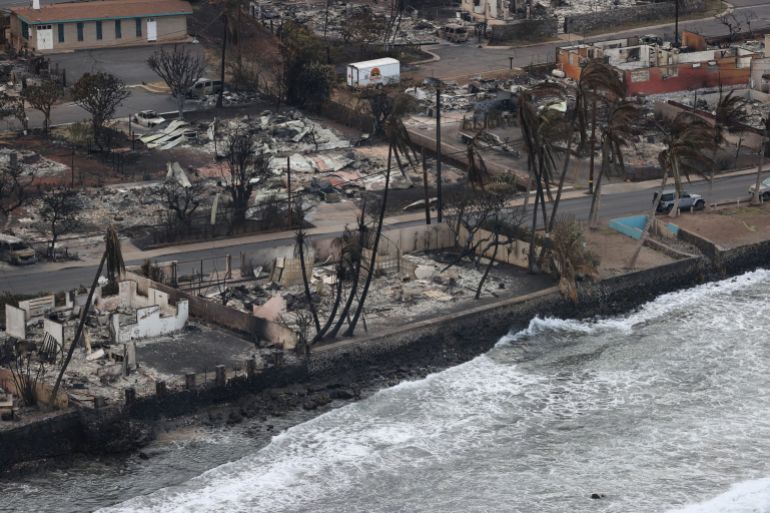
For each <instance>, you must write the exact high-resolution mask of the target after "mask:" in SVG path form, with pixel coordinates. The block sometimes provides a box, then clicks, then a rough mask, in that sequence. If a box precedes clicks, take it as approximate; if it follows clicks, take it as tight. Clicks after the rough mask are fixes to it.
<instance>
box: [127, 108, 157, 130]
mask: <svg viewBox="0 0 770 513" xmlns="http://www.w3.org/2000/svg"><path fill="white" fill-rule="evenodd" d="M131 121H133V122H134V123H136V124H137V125H142V126H146V127H147V128H152V127H154V126H158V125H160V124H162V123H165V122H166V118H164V117H163V116H161V115H160V114H158V113H157V112H155V111H154V110H143V111H141V112H137V113H136V114H134V115H133V116H131Z"/></svg>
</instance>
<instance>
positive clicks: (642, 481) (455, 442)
mask: <svg viewBox="0 0 770 513" xmlns="http://www.w3.org/2000/svg"><path fill="white" fill-rule="evenodd" d="M768 307H770V272H769V271H764V270H760V271H755V272H752V273H748V274H745V275H742V276H740V277H737V278H734V279H730V280H725V281H722V282H718V283H711V284H706V285H703V286H699V287H695V288H693V289H689V290H685V291H681V292H676V293H672V294H667V295H664V296H661V297H659V298H658V299H656V300H654V301H652V302H650V303H647V304H645V305H643V306H642V307H640V308H639V309H637V310H636V311H634V312H630V313H628V314H626V315H622V316H617V317H612V318H605V319H596V320H590V321H574V320H561V319H550V318H536V319H534V320H533V321H532V322H531V323H530V325H529V326H528V327H527V329H525V330H522V331H519V332H516V333H512V334H510V335H508V336H506V337H503V338H502V339H501V340H500V341H499V342H498V344H497V345H496V347H495V348H494V349H493V350H491V351H490V352H488V353H487V354H484V355H482V356H479V357H478V358H476V359H474V360H472V361H469V362H467V363H465V364H463V365H460V366H457V367H454V368H451V369H447V370H445V371H443V372H440V373H436V374H433V375H430V376H428V377H427V378H425V379H421V380H418V381H413V382H405V383H401V384H399V385H397V386H395V387H392V388H389V389H386V390H382V391H380V392H377V393H376V394H374V395H372V396H371V397H369V398H367V399H365V400H362V401H360V402H357V403H353V404H349V405H347V406H344V407H342V408H339V409H335V410H332V411H330V412H328V413H325V414H323V415H321V416H319V417H316V418H313V419H312V420H309V421H307V422H304V423H302V424H299V425H296V426H294V427H291V428H289V429H286V430H284V431H283V432H281V433H280V434H279V435H277V436H275V437H273V438H272V439H271V440H270V441H269V442H268V443H267V444H266V445H265V444H259V443H257V442H256V441H253V442H249V440H248V439H245V438H238V439H237V440H235V441H232V440H231V441H229V442H228V443H227V444H224V446H223V447H224V448H223V449H222V451H223V452H224V453H225V454H226V455H227V459H229V460H232V461H229V462H227V463H224V464H217V462H216V460H217V458H216V457H214V456H212V457H211V458H210V460H209V461H210V462H211V465H210V466H211V468H209V469H208V470H206V471H205V472H201V473H198V474H197V475H195V476H190V475H189V474H190V472H189V466H187V467H185V465H184V464H182V463H181V462H182V461H184V460H183V459H179V458H178V461H179V462H180V463H179V464H180V467H185V468H187V470H188V472H187V473H186V474H184V475H179V476H176V478H174V476H173V472H171V473H167V474H164V476H160V475H159V478H158V482H157V483H156V485H155V486H151V485H149V484H143V485H142V486H139V485H138V484H134V485H132V486H128V485H125V484H124V485H122V486H120V487H119V489H120V493H113V494H112V495H108V494H104V495H105V496H104V497H99V496H98V491H97V490H98V488H99V483H100V480H102V479H107V480H118V479H119V478H118V477H115V476H112V475H111V474H110V473H109V472H107V473H106V474H110V475H108V476H107V477H104V474H105V473H104V472H102V475H96V473H94V474H88V472H87V469H85V468H84V469H81V470H79V471H76V472H74V473H71V474H70V475H68V476H64V477H62V478H56V479H53V486H54V487H55V488H56V489H58V490H60V492H61V493H64V494H66V493H67V491H66V486H64V483H66V482H67V479H69V480H71V481H72V482H81V481H83V480H85V481H88V482H92V483H93V486H92V488H93V490H94V493H95V494H97V496H96V497H88V502H87V504H88V505H89V506H88V507H89V508H90V509H85V508H84V509H82V511H88V510H92V509H96V507H97V506H102V508H101V509H99V511H102V512H110V513H115V512H125V513H128V512H131V513H143V512H163V513H172V512H228V513H230V512H270V513H280V512H286V513H289V512H296V513H299V512H309V511H312V512H314V513H323V512H329V513H332V512H333V513H338V512H349V513H357V512H361V513H363V512H382V513H386V512H387V513H391V512H410V513H412V512H415V513H416V512H426V513H427V512H431V513H449V512H452V513H454V512H464V513H471V512H492V511H495V512H497V511H505V512H522V513H530V512H553V513H563V512H567V511H569V512H574V513H579V512H597V511H600V512H629V513H630V512H659V513H669V512H671V513H674V512H676V513H706V512H708V513H712V512H714V513H749V512H751V513H770V315H768ZM202 443H203V446H205V447H206V451H210V453H211V455H217V454H220V453H219V451H218V450H217V448H216V446H213V445H207V443H206V442H202ZM250 443H251V444H252V446H250V445H249V444H250ZM236 448H237V449H236ZM183 450H185V449H180V451H183ZM235 454H239V457H237V458H234V457H233V456H234V455H235ZM204 459H205V458H204ZM220 459H221V456H220ZM148 465H149V467H147V466H145V467H143V468H144V469H145V470H142V471H143V472H150V470H151V469H152V467H151V465H153V460H150V461H149V462H148ZM147 468H149V469H150V470H147ZM167 470H168V469H167ZM120 479H123V480H124V482H126V483H133V482H135V481H137V480H140V481H141V482H142V483H144V480H146V479H147V477H144V478H143V479H144V480H141V479H139V478H138V477H136V476H135V474H134V472H133V471H132V470H130V469H129V470H126V471H125V472H124V474H123V475H122V477H121V478H120ZM169 481H175V482H173V483H169ZM109 482H110V483H111V482H112V481H109ZM37 484H38V485H39V484H40V483H37ZM0 485H2V483H0ZM27 485H29V483H17V484H16V486H17V489H16V490H15V492H13V493H14V495H13V496H12V501H13V500H15V501H16V502H12V503H13V504H15V505H17V506H18V508H17V509H13V511H39V510H41V508H40V507H39V508H37V509H33V507H34V505H35V504H38V505H41V504H48V503H44V502H40V501H45V500H46V499H45V493H46V492H44V491H41V490H40V488H42V487H40V486H38V490H37V494H35V493H33V492H24V491H23V490H22V489H21V488H20V487H22V486H27ZM2 493H3V492H1V491H0V494H2ZM25 493H26V496H25ZM77 493H81V492H77ZM593 493H598V494H603V495H604V498H602V499H599V500H595V499H591V494H593ZM24 499H27V500H24ZM35 501H38V502H37V503H36V502H35ZM2 508H3V502H2V501H0V510H2ZM42 509H43V510H46V509H45V508H42ZM9 511H10V510H9ZM72 511H76V509H72Z"/></svg>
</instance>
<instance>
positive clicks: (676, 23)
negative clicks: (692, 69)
mask: <svg viewBox="0 0 770 513" xmlns="http://www.w3.org/2000/svg"><path fill="white" fill-rule="evenodd" d="M679 46H680V44H679V0H674V48H679Z"/></svg>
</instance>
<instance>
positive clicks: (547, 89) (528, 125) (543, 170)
mask: <svg viewBox="0 0 770 513" xmlns="http://www.w3.org/2000/svg"><path fill="white" fill-rule="evenodd" d="M563 101H565V99H564V89H563V88H562V87H560V86H557V85H554V84H552V83H544V84H540V85H538V86H536V87H534V88H532V89H531V90H529V91H525V92H523V93H522V94H521V95H520V97H519V126H520V127H521V131H522V135H523V138H524V143H525V145H526V148H527V168H528V170H529V182H530V183H534V185H535V203H534V205H533V211H532V229H531V232H530V247H529V269H530V272H535V271H536V269H537V262H536V260H535V238H536V237H535V232H536V230H537V219H538V215H539V214H538V207H540V209H541V211H542V217H543V222H544V223H547V222H548V215H547V212H546V207H545V195H546V194H548V197H549V198H550V197H551V183H552V181H553V173H554V171H555V168H556V160H555V156H554V155H555V152H556V142H557V141H559V140H563V139H564V137H565V135H564V134H565V132H566V131H568V125H567V124H566V123H565V122H564V121H565V119H564V115H563V113H562V112H561V110H560V108H559V105H560V104H561V103H562V102H563ZM538 103H542V105H538ZM567 137H571V135H569V136H567ZM562 178H563V177H562ZM560 183H561V185H562V186H563V179H560ZM557 195H559V196H560V193H557Z"/></svg>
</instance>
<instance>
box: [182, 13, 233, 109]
mask: <svg viewBox="0 0 770 513" xmlns="http://www.w3.org/2000/svg"><path fill="white" fill-rule="evenodd" d="M222 20H223V21H224V29H223V32H222V65H221V69H220V70H219V81H220V82H221V86H220V88H219V95H218V96H217V108H221V107H222V95H223V94H224V93H225V58H226V57H227V16H225V15H224V14H223V15H222ZM179 114H180V115H181V114H182V113H181V112H180V113H179Z"/></svg>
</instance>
